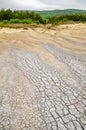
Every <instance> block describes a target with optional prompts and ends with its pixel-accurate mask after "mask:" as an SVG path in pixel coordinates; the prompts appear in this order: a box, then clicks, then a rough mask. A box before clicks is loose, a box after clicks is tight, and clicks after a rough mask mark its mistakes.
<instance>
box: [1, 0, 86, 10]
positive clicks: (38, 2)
mask: <svg viewBox="0 0 86 130" xmlns="http://www.w3.org/2000/svg"><path fill="white" fill-rule="evenodd" d="M0 8H6V9H7V8H11V9H28V10H51V9H69V8H71V9H73V8H76V9H86V0H71V1H69V0H0Z"/></svg>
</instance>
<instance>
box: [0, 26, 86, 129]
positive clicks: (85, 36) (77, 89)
mask: <svg viewBox="0 0 86 130" xmlns="http://www.w3.org/2000/svg"><path fill="white" fill-rule="evenodd" d="M0 130H86V24H74V25H60V26H57V27H52V28H51V29H47V28H42V27H40V28H34V29H31V28H28V30H24V29H17V30H15V29H7V28H3V29H0Z"/></svg>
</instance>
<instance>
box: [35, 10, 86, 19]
mask: <svg viewBox="0 0 86 130" xmlns="http://www.w3.org/2000/svg"><path fill="white" fill-rule="evenodd" d="M37 12H38V13H39V14H40V15H42V16H43V17H44V18H47V17H49V16H54V15H57V16H60V15H64V14H79V13H83V14H86V10H79V9H64V10H50V11H49V10H45V11H37Z"/></svg>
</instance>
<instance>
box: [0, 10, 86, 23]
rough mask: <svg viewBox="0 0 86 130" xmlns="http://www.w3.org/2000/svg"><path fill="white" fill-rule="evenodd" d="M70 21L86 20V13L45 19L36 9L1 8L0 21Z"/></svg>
mask: <svg viewBox="0 0 86 130" xmlns="http://www.w3.org/2000/svg"><path fill="white" fill-rule="evenodd" d="M68 21H79V22H86V14H66V15H61V16H50V17H48V18H47V19H44V18H43V17H42V16H41V15H40V14H39V13H37V12H34V11H19V10H13V11H12V10H10V9H7V10H5V9H1V10H0V22H3V23H27V24H31V23H37V24H39V23H41V24H46V23H52V24H58V23H64V22H68Z"/></svg>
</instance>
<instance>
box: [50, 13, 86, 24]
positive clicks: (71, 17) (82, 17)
mask: <svg viewBox="0 0 86 130" xmlns="http://www.w3.org/2000/svg"><path fill="white" fill-rule="evenodd" d="M68 21H74V22H86V14H66V15H61V16H50V17H49V18H48V23H52V24H57V23H59V22H68Z"/></svg>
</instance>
